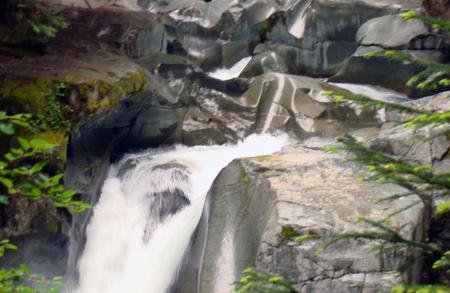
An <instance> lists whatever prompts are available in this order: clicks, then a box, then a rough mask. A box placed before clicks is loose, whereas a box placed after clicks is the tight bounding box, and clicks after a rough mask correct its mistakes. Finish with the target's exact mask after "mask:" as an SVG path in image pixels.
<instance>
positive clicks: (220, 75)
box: [208, 57, 252, 80]
mask: <svg viewBox="0 0 450 293" xmlns="http://www.w3.org/2000/svg"><path fill="white" fill-rule="evenodd" d="M251 60H252V57H245V58H242V59H241V60H239V61H238V62H237V63H236V64H234V65H233V66H231V67H230V68H219V69H216V70H215V71H212V72H210V73H208V75H209V76H210V77H212V78H215V79H220V80H230V79H233V78H237V77H239V75H241V72H242V71H243V70H244V69H245V67H246V66H247V64H248V63H250V61H251Z"/></svg>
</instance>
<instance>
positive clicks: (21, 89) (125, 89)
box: [0, 70, 147, 114]
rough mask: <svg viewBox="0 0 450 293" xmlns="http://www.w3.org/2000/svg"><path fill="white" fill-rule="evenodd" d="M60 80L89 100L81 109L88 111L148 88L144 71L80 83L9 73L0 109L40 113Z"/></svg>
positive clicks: (102, 108) (105, 108)
mask: <svg viewBox="0 0 450 293" xmlns="http://www.w3.org/2000/svg"><path fill="white" fill-rule="evenodd" d="M59 83H64V84H65V85H66V87H67V89H68V90H69V91H75V92H77V93H78V94H79V96H78V97H77V99H79V100H84V101H87V108H86V109H82V111H86V112H87V113H93V112H106V111H108V110H109V109H111V108H112V107H113V106H114V105H116V104H117V103H118V102H119V100H120V99H121V98H123V97H125V96H127V95H129V94H131V93H135V92H139V91H141V90H145V89H146V88H147V84H146V77H145V73H144V70H138V71H136V72H135V73H134V74H128V75H126V76H124V77H122V78H120V79H119V80H118V81H117V82H113V83H110V82H106V81H104V80H92V81H87V82H81V83H78V82H77V81H76V80H74V79H71V78H59V77H54V76H42V77H34V78H29V77H17V76H11V77H10V76H7V77H4V78H3V82H0V108H2V109H8V110H11V109H12V110H13V111H14V112H29V113H32V114H38V113H41V112H43V111H44V109H45V107H46V106H47V103H48V100H49V98H50V97H51V96H52V95H53V94H54V93H53V92H54V90H55V88H56V86H57V85H58V84H59Z"/></svg>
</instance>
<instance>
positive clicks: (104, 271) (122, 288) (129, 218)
mask: <svg viewBox="0 0 450 293" xmlns="http://www.w3.org/2000/svg"><path fill="white" fill-rule="evenodd" d="M285 141H286V137H278V138H275V137H272V136H270V135H252V136H250V137H248V138H247V139H246V140H245V141H243V142H241V143H239V144H238V145H235V146H210V147H208V146H199V147H190V148H188V147H177V148H175V149H173V150H166V151H164V150H157V151H155V150H150V151H146V152H143V153H140V154H130V155H127V156H125V157H124V158H123V159H122V160H121V161H120V162H118V163H117V164H116V165H114V166H113V167H111V170H110V175H109V177H108V179H107V180H106V181H105V183H104V187H103V190H102V194H101V197H100V199H99V201H98V203H97V205H96V206H95V208H94V214H93V217H92V219H91V221H90V224H89V226H88V228H87V231H86V234H87V242H86V246H85V250H84V252H83V255H82V257H81V259H80V261H79V272H80V280H79V288H78V289H77V290H75V292H76V293H95V292H108V293H114V292H121V293H122V292H133V293H141V292H142V293H163V292H167V290H168V289H169V287H170V285H171V283H172V282H173V280H174V277H175V276H176V273H177V269H178V267H179V265H180V263H181V261H182V259H183V255H184V253H185V251H186V249H187V248H188V246H189V241H190V238H191V235H192V233H193V232H194V230H195V228H196V226H197V224H198V222H199V220H200V216H201V213H202V209H203V204H204V201H205V196H206V194H207V192H208V190H209V189H210V187H211V185H212V183H213V181H214V179H215V178H216V176H217V174H218V173H219V172H220V170H221V169H222V168H224V167H225V166H226V165H227V164H228V163H230V162H231V161H232V160H233V159H235V158H239V157H249V156H257V155H266V154H271V153H273V152H276V151H279V150H280V149H281V148H282V146H283V145H284V143H285Z"/></svg>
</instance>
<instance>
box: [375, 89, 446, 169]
mask: <svg viewBox="0 0 450 293" xmlns="http://www.w3.org/2000/svg"><path fill="white" fill-rule="evenodd" d="M449 97H450V92H448V91H447V92H443V93H440V94H437V95H434V96H430V97H425V98H422V99H418V100H415V101H410V102H406V103H405V105H407V106H410V107H412V108H415V109H418V110H421V111H429V112H435V111H436V112H437V111H439V112H446V111H449V110H450V101H449ZM415 117H417V114H405V113H401V114H399V113H396V112H394V111H388V112H387V114H386V118H387V123H386V124H385V125H383V128H382V130H381V132H380V133H379V135H378V137H377V138H376V139H374V140H373V144H374V145H375V146H377V147H378V148H381V149H383V150H385V151H387V152H390V153H394V154H396V155H398V156H400V157H402V158H403V159H405V160H409V161H412V162H414V163H420V164H427V165H430V166H433V167H434V170H435V171H436V172H448V171H449V170H450V158H449V156H448V152H449V150H450V141H449V139H448V138H447V137H446V135H445V134H444V131H445V130H446V129H448V125H442V126H440V127H424V128H420V129H418V130H414V129H411V128H405V127H401V125H400V126H396V124H398V123H399V122H406V121H409V120H411V119H413V118H415ZM428 137H432V138H433V139H427V138H428Z"/></svg>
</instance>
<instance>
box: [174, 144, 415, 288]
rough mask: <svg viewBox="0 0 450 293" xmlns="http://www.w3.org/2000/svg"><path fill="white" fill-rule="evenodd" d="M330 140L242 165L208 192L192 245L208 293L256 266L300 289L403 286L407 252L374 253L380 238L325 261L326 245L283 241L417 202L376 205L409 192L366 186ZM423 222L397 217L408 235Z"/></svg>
mask: <svg viewBox="0 0 450 293" xmlns="http://www.w3.org/2000/svg"><path fill="white" fill-rule="evenodd" d="M330 143H332V140H328V141H327V140H323V139H322V140H320V139H311V140H308V141H307V142H305V143H304V144H301V145H292V146H289V147H287V148H286V149H285V150H284V151H283V152H282V153H281V154H275V155H271V156H264V157H256V158H249V159H242V160H237V161H234V162H232V163H231V164H230V165H229V166H227V167H226V168H225V169H224V170H222V172H221V173H220V174H219V176H218V178H217V179H216V181H215V183H214V185H213V187H212V189H211V190H210V193H209V194H208V200H207V202H208V204H207V208H206V209H205V212H204V215H203V219H205V221H206V224H202V225H200V226H199V227H200V228H199V230H197V233H198V235H200V236H197V237H196V238H194V239H195V241H194V243H193V246H192V247H193V248H192V250H193V251H198V249H199V248H198V246H199V245H200V246H201V247H203V251H204V253H203V256H202V263H201V268H200V272H199V273H198V276H199V279H198V286H199V292H229V291H230V289H231V287H230V286H231V285H230V284H231V283H232V282H233V281H234V280H238V279H239V278H240V277H241V276H242V275H241V272H242V270H243V269H245V268H246V267H250V266H255V265H256V266H257V267H259V268H262V269H264V270H268V271H270V272H272V273H274V274H277V275H282V276H285V277H286V278H287V280H288V281H290V282H291V283H293V284H294V285H295V286H296V287H297V288H298V289H299V290H300V291H301V292H331V291H336V292H378V291H389V289H390V288H391V287H392V286H393V285H394V284H395V283H398V282H400V276H399V275H398V274H397V273H396V270H395V269H396V265H397V264H398V263H399V262H400V261H401V260H404V259H405V257H406V254H405V252H404V251H401V250H398V251H396V252H394V254H395V256H394V255H387V254H379V253H376V252H369V251H368V248H369V247H370V246H371V245H373V244H374V242H370V241H367V242H366V241H349V242H344V243H341V244H339V245H336V246H332V247H331V248H329V249H327V250H325V251H324V252H323V253H321V254H320V255H317V254H316V253H315V251H316V249H317V248H318V247H319V243H317V242H307V243H304V244H298V243H296V242H292V241H289V239H288V238H286V236H284V235H285V234H284V233H285V232H284V231H285V230H286V229H291V230H292V231H293V233H294V235H303V234H310V233H318V234H324V233H336V232H349V231H361V230H363V229H367V228H368V227H367V226H366V225H364V224H361V223H356V222H355V219H356V217H357V216H358V215H364V216H365V217H368V218H371V219H375V220H376V219H383V218H384V217H386V216H387V215H389V214H390V213H392V212H393V211H396V210H398V209H400V208H401V207H404V206H406V205H408V204H410V203H411V201H412V200H413V199H406V198H405V199H402V200H400V201H396V202H394V203H385V204H383V203H381V204H380V203H377V200H379V199H380V198H383V197H385V196H388V195H392V194H395V193H398V192H402V191H403V189H401V188H400V187H397V186H394V185H377V184H368V183H363V184H359V183H357V182H356V179H357V178H359V177H361V176H364V174H365V172H363V171H361V170H362V168H361V166H360V165H357V164H349V163H346V164H344V163H342V159H343V157H342V156H341V155H331V154H328V153H326V152H324V148H325V147H326V146H327V145H329V144H330ZM202 221H203V220H202ZM419 222H420V212H419V209H409V210H407V211H405V212H402V213H400V214H398V215H397V216H395V217H394V219H393V225H394V227H397V229H398V230H399V231H400V233H401V234H402V235H404V237H407V238H408V239H413V238H414V233H415V232H414V230H415V227H416V226H417V225H418V224H419ZM202 223H203V222H202ZM205 231H206V232H205ZM205 233H206V234H205ZM201 235H205V236H203V237H201ZM203 245H204V246H203ZM185 269H186V268H185ZM191 269H192V270H194V271H195V268H191ZM187 273H188V274H189V273H192V271H189V269H187ZM182 274H183V273H182ZM194 275H195V274H194ZM193 282H194V283H195V282H197V281H193Z"/></svg>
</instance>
